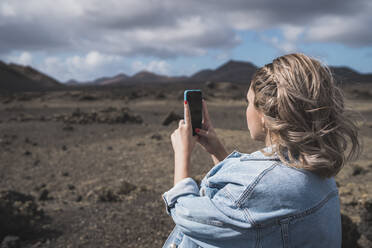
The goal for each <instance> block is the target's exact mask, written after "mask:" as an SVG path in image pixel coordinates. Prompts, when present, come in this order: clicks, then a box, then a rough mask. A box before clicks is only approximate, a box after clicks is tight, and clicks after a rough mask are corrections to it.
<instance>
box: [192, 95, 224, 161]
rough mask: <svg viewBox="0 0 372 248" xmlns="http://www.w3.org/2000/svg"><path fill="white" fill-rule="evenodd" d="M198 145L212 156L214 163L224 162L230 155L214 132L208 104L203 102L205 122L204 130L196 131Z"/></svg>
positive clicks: (203, 122)
mask: <svg viewBox="0 0 372 248" xmlns="http://www.w3.org/2000/svg"><path fill="white" fill-rule="evenodd" d="M196 132H197V134H198V140H197V141H198V143H199V144H200V145H201V146H202V147H203V148H204V149H205V150H206V151H207V152H209V153H210V154H211V155H212V158H213V161H214V163H215V164H216V163H218V162H219V161H221V160H223V159H224V158H225V157H226V156H227V155H228V154H227V152H226V150H225V148H224V146H223V145H222V143H221V142H220V140H219V138H218V137H217V134H216V132H215V131H214V128H213V125H212V122H211V120H210V118H209V113H208V109H207V104H206V102H205V101H204V100H203V121H202V129H198V130H196Z"/></svg>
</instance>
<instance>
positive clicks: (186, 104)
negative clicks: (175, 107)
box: [184, 101, 191, 125]
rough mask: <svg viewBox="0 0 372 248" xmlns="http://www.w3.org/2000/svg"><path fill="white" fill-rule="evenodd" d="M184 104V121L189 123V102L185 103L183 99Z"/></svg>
mask: <svg viewBox="0 0 372 248" xmlns="http://www.w3.org/2000/svg"><path fill="white" fill-rule="evenodd" d="M184 106H185V108H184V113H185V123H186V125H191V118H190V109H189V104H188V103H187V101H185V104H184Z"/></svg>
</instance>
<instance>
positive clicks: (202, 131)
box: [196, 128, 208, 137]
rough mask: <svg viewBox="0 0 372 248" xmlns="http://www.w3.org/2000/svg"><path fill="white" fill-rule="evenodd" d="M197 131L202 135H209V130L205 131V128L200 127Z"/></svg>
mask: <svg viewBox="0 0 372 248" xmlns="http://www.w3.org/2000/svg"><path fill="white" fill-rule="evenodd" d="M196 133H197V134H198V135H200V136H204V137H206V136H208V132H207V131H205V130H203V129H199V128H198V131H197V132H196Z"/></svg>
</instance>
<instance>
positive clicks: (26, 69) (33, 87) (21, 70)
mask: <svg viewBox="0 0 372 248" xmlns="http://www.w3.org/2000/svg"><path fill="white" fill-rule="evenodd" d="M62 87H63V85H62V84H61V83H59V82H58V81H57V80H55V79H54V78H52V77H50V76H48V75H46V74H44V73H42V72H40V71H37V70H35V69H34V68H32V67H30V66H22V65H17V64H6V63H4V62H2V61H0V91H5V92H8V91H42V90H52V89H59V88H62Z"/></svg>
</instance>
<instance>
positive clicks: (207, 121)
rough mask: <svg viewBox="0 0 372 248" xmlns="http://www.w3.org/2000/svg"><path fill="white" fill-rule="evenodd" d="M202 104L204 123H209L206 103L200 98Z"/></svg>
mask: <svg viewBox="0 0 372 248" xmlns="http://www.w3.org/2000/svg"><path fill="white" fill-rule="evenodd" d="M202 105H203V117H204V122H205V123H210V118H209V113H208V108H207V103H206V102H205V100H204V99H203V100H202Z"/></svg>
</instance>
